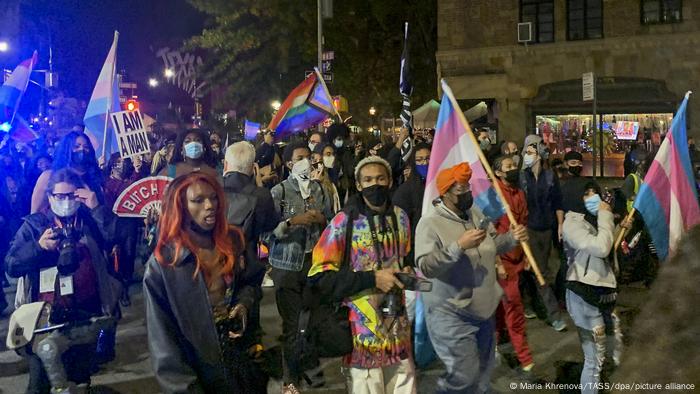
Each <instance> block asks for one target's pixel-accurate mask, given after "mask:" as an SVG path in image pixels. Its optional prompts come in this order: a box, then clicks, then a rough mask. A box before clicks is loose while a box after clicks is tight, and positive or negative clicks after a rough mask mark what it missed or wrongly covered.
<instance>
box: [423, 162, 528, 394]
mask: <svg viewBox="0 0 700 394" xmlns="http://www.w3.org/2000/svg"><path fill="white" fill-rule="evenodd" d="M471 177H472V169H471V166H470V165H469V164H468V163H459V164H457V165H455V166H453V167H450V168H447V169H444V170H442V171H440V173H439V174H438V175H437V182H436V184H437V188H438V191H439V193H440V197H439V198H438V199H436V200H435V201H434V202H433V204H434V209H433V210H431V211H430V212H429V213H428V214H427V215H424V216H423V217H422V218H421V220H420V222H418V228H417V229H416V261H417V265H418V267H419V268H420V270H421V272H422V273H423V275H425V277H426V278H430V279H433V281H432V282H433V291H432V292H428V293H423V300H424V302H425V306H426V311H427V319H426V320H427V322H428V331H429V333H430V339H431V340H432V341H433V347H434V348H435V352H436V353H437V355H438V357H440V359H441V360H442V362H443V363H444V364H445V368H446V370H447V371H446V374H445V376H443V377H442V378H441V379H440V380H439V381H438V388H437V390H436V392H438V393H462V392H469V393H471V392H486V391H488V389H489V385H490V378H491V371H492V369H493V367H494V361H495V348H496V344H495V342H494V331H495V319H494V313H495V311H496V308H497V307H498V304H499V302H500V300H501V296H502V295H503V290H502V289H501V287H500V286H499V284H498V282H497V281H496V255H497V254H503V253H506V252H508V251H510V250H511V249H513V248H514V247H515V246H516V241H519V242H526V241H527V240H528V235H527V229H526V228H525V227H524V226H522V225H520V224H518V225H516V226H514V227H512V229H511V231H510V232H507V233H503V234H496V231H495V229H494V227H493V225H491V224H490V223H489V219H487V218H486V217H485V215H484V213H483V212H482V211H481V210H480V209H479V208H478V207H474V206H473V203H474V197H473V196H472V186H471V185H470V183H469V180H470V179H471Z"/></svg>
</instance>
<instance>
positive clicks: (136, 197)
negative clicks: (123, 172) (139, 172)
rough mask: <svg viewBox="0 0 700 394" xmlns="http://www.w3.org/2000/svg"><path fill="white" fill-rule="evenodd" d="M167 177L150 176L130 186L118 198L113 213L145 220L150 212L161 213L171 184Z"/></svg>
mask: <svg viewBox="0 0 700 394" xmlns="http://www.w3.org/2000/svg"><path fill="white" fill-rule="evenodd" d="M170 181H172V179H170V178H169V177H167V176H150V177H147V178H143V179H140V180H138V181H136V182H135V183H133V184H131V185H129V187H127V188H126V189H125V190H124V191H123V192H122V193H121V194H120V195H119V197H118V198H117V201H116V202H115V203H114V206H113V207H112V211H113V212H114V213H115V214H116V215H117V216H119V217H127V218H145V217H146V215H148V211H150V210H151V209H156V210H158V211H160V205H161V199H162V198H163V193H164V192H165V189H166V188H167V187H168V184H170Z"/></svg>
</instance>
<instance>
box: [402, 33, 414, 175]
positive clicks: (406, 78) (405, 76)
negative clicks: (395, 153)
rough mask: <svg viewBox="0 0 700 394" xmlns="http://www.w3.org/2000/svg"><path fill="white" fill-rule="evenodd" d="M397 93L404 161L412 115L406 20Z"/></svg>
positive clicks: (408, 149)
mask: <svg viewBox="0 0 700 394" xmlns="http://www.w3.org/2000/svg"><path fill="white" fill-rule="evenodd" d="M399 93H401V115H399V117H400V118H401V122H403V126H404V127H405V128H407V129H408V138H406V139H405V140H404V141H403V144H402V145H401V158H402V159H403V161H404V162H406V161H407V160H408V158H409V156H410V155H411V152H412V151H413V139H412V138H411V137H413V115H412V114H411V93H413V83H412V81H411V68H410V64H409V62H408V22H406V23H405V25H404V36H403V52H402V53H401V76H400V78H399Z"/></svg>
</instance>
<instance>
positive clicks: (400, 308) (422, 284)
mask: <svg viewBox="0 0 700 394" xmlns="http://www.w3.org/2000/svg"><path fill="white" fill-rule="evenodd" d="M394 275H395V276H396V279H398V280H399V281H400V282H401V283H402V284H403V286H404V290H410V291H422V292H429V291H432V290H433V283H432V282H431V281H429V280H425V279H421V278H419V277H417V276H416V275H413V274H409V273H406V272H397V273H395V274H394ZM405 310H406V308H405V306H404V303H403V294H402V293H401V290H393V291H391V292H389V293H387V294H386V295H385V296H384V301H383V302H382V305H381V311H382V315H383V316H385V317H396V316H401V315H403V314H404V313H405Z"/></svg>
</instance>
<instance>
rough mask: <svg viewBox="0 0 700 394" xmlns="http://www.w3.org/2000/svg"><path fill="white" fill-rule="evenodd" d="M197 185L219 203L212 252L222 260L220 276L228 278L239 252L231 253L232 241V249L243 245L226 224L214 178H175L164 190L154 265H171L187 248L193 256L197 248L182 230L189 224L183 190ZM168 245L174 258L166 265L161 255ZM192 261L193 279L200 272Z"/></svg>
mask: <svg viewBox="0 0 700 394" xmlns="http://www.w3.org/2000/svg"><path fill="white" fill-rule="evenodd" d="M199 182H201V183H206V184H208V185H209V186H211V187H212V189H214V191H215V192H216V197H217V199H218V201H219V203H218V206H217V208H216V213H215V215H216V224H215V225H214V230H213V233H212V238H213V241H214V247H215V248H216V250H217V251H218V252H219V253H220V254H221V255H222V256H224V257H225V260H224V261H225V263H224V266H223V267H222V270H221V273H222V274H223V275H232V273H233V265H234V262H235V260H236V257H237V256H238V254H239V253H238V252H239V251H238V250H235V249H234V244H233V241H234V240H235V242H236V249H238V248H239V247H240V245H244V244H243V235H242V234H241V232H240V230H238V229H237V228H236V227H234V226H231V227H229V226H228V224H227V220H226V197H225V195H224V190H223V189H222V188H221V185H219V182H218V181H217V180H216V178H214V177H213V176H211V175H208V174H206V173H203V172H199V171H196V172H191V173H189V174H187V175H183V176H179V177H177V178H175V179H174V180H173V181H172V182H171V183H170V185H168V189H167V190H166V191H165V195H164V197H163V205H162V208H161V214H160V220H159V222H158V229H159V231H158V243H157V244H156V248H155V250H154V251H153V254H154V255H155V257H156V259H157V260H158V262H159V263H160V264H163V265H166V264H168V265H175V264H176V263H177V261H178V259H179V257H180V254H181V253H182V249H183V248H187V249H188V250H189V251H190V252H191V253H192V254H194V255H195V256H196V254H197V251H198V250H199V247H198V246H197V245H195V244H194V242H192V239H191V238H190V235H189V233H188V232H187V230H185V229H187V228H189V221H190V220H191V219H190V215H189V212H188V210H187V189H188V188H189V187H190V186H191V185H193V184H195V183H199ZM232 238H233V239H232ZM168 245H172V246H174V248H175V254H174V255H173V256H172V260H170V261H167V260H168V259H167V258H166V257H165V256H164V254H163V252H164V248H166V247H167V246H168ZM241 250H242V249H241ZM196 260H197V268H196V270H195V276H196V275H197V274H198V273H199V271H200V269H201V264H200V261H199V258H197V259H196Z"/></svg>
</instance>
